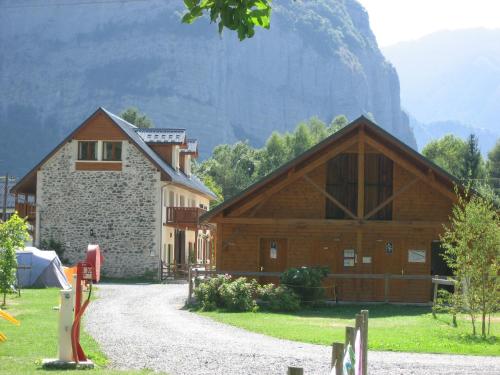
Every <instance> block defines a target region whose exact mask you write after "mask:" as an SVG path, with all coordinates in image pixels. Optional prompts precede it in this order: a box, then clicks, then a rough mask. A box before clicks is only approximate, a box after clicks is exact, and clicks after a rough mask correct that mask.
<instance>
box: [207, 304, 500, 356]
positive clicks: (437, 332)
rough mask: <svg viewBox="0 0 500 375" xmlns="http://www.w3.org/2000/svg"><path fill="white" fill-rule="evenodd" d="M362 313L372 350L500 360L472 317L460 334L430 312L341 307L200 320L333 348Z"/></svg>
mask: <svg viewBox="0 0 500 375" xmlns="http://www.w3.org/2000/svg"><path fill="white" fill-rule="evenodd" d="M361 309H368V310H369V311H370V320H369V331H368V345H369V348H370V349H371V350H391V351H405V352H422V353H452V354H476V355H500V342H499V340H498V339H497V338H495V337H491V338H488V339H486V340H484V339H481V338H479V337H471V335H469V333H470V332H471V324H470V322H469V321H467V320H466V317H464V316H459V317H458V328H454V327H453V326H452V325H451V324H450V323H451V316H449V315H445V314H439V315H438V317H437V319H433V317H432V314H431V310H430V307H414V306H400V305H384V304H381V305H370V306H361V305H338V306H332V307H325V308H318V309H307V310H302V311H299V312H297V313H288V314H279V313H267V312H257V313H252V312H245V313H229V312H222V311H217V312H200V314H201V315H203V316H207V317H210V318H212V319H215V320H217V321H220V322H222V323H226V324H231V325H234V326H238V327H241V328H244V329H247V330H249V331H254V332H258V333H263V334H266V335H269V336H274V337H278V338H284V339H288V340H294V341H302V342H308V343H313V344H323V345H330V344H331V343H332V342H334V341H337V342H343V340H344V334H345V328H344V327H345V326H349V325H350V326H354V316H355V314H356V313H358V312H359V311H360V310H361ZM494 320H495V323H493V322H492V327H491V332H492V333H493V334H495V335H496V336H498V334H499V333H500V319H499V316H498V315H497V316H496V317H495V319H494Z"/></svg>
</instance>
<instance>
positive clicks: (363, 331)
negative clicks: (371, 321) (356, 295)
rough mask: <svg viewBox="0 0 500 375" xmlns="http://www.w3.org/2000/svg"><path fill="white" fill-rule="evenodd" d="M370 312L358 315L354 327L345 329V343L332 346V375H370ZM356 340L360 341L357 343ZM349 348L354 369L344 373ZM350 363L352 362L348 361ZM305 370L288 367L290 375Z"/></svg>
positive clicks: (301, 372)
mask: <svg viewBox="0 0 500 375" xmlns="http://www.w3.org/2000/svg"><path fill="white" fill-rule="evenodd" d="M368 315H369V314H368V310H361V312H360V313H359V314H356V323H355V326H354V327H345V343H344V344H343V343H340V342H334V343H333V344H332V360H331V372H330V375H367V374H368ZM356 339H357V340H358V341H356ZM349 348H351V349H352V350H353V351H354V363H352V362H351V365H352V367H350V368H348V369H346V371H344V362H345V358H346V356H347V357H349V355H350V354H349V352H348V351H349ZM348 362H350V361H348ZM303 374H304V370H303V369H302V368H298V367H288V375H303Z"/></svg>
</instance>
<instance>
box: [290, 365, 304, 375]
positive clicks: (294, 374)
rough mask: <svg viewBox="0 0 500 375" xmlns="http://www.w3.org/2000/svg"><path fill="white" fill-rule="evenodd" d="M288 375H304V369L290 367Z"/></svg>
mask: <svg viewBox="0 0 500 375" xmlns="http://www.w3.org/2000/svg"><path fill="white" fill-rule="evenodd" d="M288 375H304V369H303V368H302V367H290V366H288Z"/></svg>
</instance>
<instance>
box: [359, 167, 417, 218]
mask: <svg viewBox="0 0 500 375" xmlns="http://www.w3.org/2000/svg"><path fill="white" fill-rule="evenodd" d="M419 180H420V177H415V178H414V179H413V180H411V181H410V182H408V183H407V184H406V185H404V186H403V187H402V188H400V189H399V190H398V191H396V192H395V193H394V194H392V195H391V196H390V197H389V198H387V199H386V200H385V201H383V202H382V203H380V204H379V205H378V206H377V207H375V208H374V209H373V210H371V211H370V212H368V213H367V214H366V215H365V216H364V217H363V220H367V219H369V218H370V217H372V216H373V215H375V214H376V213H377V212H378V211H380V210H381V209H382V208H384V207H385V206H387V205H388V204H389V203H391V202H392V201H393V200H394V199H396V198H397V197H398V196H400V195H401V194H403V193H404V192H405V191H406V190H408V189H409V188H410V187H412V186H413V185H414V184H415V183H416V182H417V181H419Z"/></svg>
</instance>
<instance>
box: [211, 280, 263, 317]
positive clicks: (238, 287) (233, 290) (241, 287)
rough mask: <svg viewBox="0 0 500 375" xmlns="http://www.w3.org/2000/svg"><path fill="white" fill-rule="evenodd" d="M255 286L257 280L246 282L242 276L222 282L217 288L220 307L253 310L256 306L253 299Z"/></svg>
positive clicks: (231, 309)
mask: <svg viewBox="0 0 500 375" xmlns="http://www.w3.org/2000/svg"><path fill="white" fill-rule="evenodd" d="M257 287H258V284H257V281H255V280H251V281H250V282H248V281H247V279H246V278H244V277H240V278H238V279H236V280H234V281H232V282H229V283H223V284H222V285H221V286H220V288H219V293H220V297H221V300H222V303H223V306H222V307H224V308H226V309H227V310H229V311H254V310H255V309H256V308H257V304H256V303H255V299H254V295H255V293H256V291H257Z"/></svg>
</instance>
